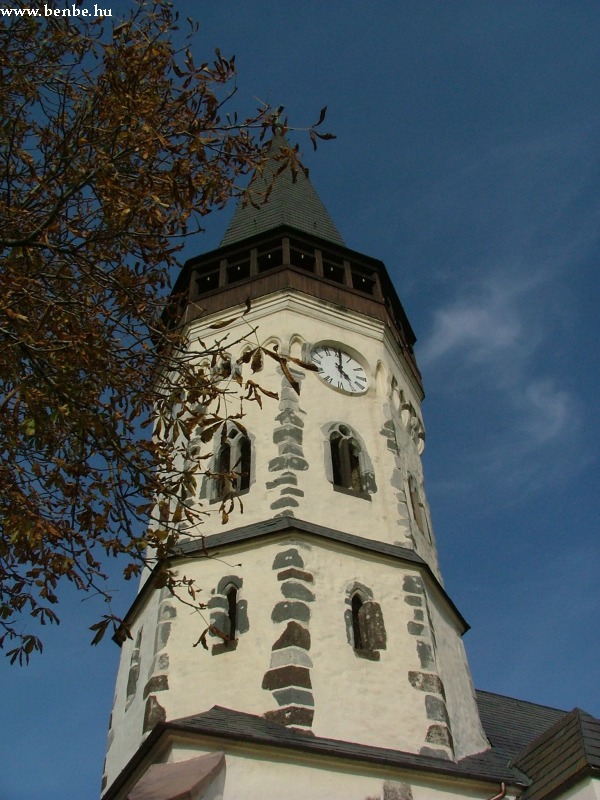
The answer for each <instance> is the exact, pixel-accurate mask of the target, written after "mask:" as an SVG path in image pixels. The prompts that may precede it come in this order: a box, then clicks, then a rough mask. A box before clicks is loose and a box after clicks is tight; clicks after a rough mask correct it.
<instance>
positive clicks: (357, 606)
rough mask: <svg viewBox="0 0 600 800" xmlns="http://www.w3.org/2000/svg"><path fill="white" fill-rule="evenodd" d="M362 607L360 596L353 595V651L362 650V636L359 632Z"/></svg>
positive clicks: (360, 631)
mask: <svg viewBox="0 0 600 800" xmlns="http://www.w3.org/2000/svg"><path fill="white" fill-rule="evenodd" d="M362 606H363V601H362V599H361V597H360V595H358V594H355V595H353V597H352V637H353V643H354V649H355V650H362V649H363V644H364V643H363V635H362V630H361V613H360V610H361V608H362Z"/></svg>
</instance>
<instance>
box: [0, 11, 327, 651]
mask: <svg viewBox="0 0 600 800" xmlns="http://www.w3.org/2000/svg"><path fill="white" fill-rule="evenodd" d="M14 6H15V7H20V6H19V3H14ZM21 7H23V6H21ZM193 34H194V30H193V28H192V29H191V31H190V35H189V36H183V34H181V33H180V32H178V30H177V27H176V18H175V16H174V15H173V12H172V10H171V9H170V7H169V5H168V4H166V3H164V2H162V1H161V0H157V2H153V3H151V4H149V5H147V6H139V7H138V8H136V9H135V11H134V12H133V13H132V14H131V16H130V17H129V18H128V19H126V20H124V21H121V22H120V23H119V24H113V21H112V20H108V21H107V20H102V19H93V18H82V17H78V18H76V19H75V18H70V17H61V18H53V17H51V18H47V19H46V18H40V17H30V16H27V15H25V16H22V17H11V18H7V17H2V18H0V69H1V80H0V117H1V128H0V280H1V291H0V530H1V539H0V646H1V647H5V648H7V654H8V655H9V656H10V657H11V659H12V660H13V661H14V660H19V661H22V660H23V659H27V658H28V656H29V654H30V653H31V652H32V651H33V650H36V649H37V650H41V648H42V643H41V641H40V639H39V638H38V635H37V626H36V625H35V624H34V626H33V629H31V628H28V626H27V620H29V622H31V617H33V618H35V620H37V622H38V623H41V624H45V623H48V622H58V617H57V615H56V611H55V607H56V603H57V601H58V585H59V582H60V581H65V580H66V581H70V582H71V583H73V584H74V585H75V586H76V587H77V588H78V589H81V590H82V591H84V592H94V593H96V592H97V593H100V594H101V595H102V596H103V597H105V599H107V600H108V599H109V598H110V592H109V591H108V589H107V588H106V587H107V585H106V583H105V575H104V570H105V568H104V562H105V559H106V556H117V555H124V556H125V557H126V563H125V567H124V568H125V575H126V577H128V578H130V577H132V576H133V575H137V574H138V573H139V572H140V570H141V568H142V566H143V565H144V563H145V562H146V560H147V555H146V553H147V550H146V548H148V547H150V552H151V553H152V558H153V559H154V561H153V563H158V564H159V571H160V565H166V559H167V556H168V555H169V553H171V552H172V549H173V547H174V546H175V545H176V542H177V536H178V526H179V523H180V522H181V520H182V519H184V518H186V519H187V521H188V523H190V524H191V523H194V524H196V523H197V522H198V521H199V519H198V517H197V514H198V512H197V511H196V510H194V508H195V507H192V506H190V505H188V504H187V503H186V502H185V499H186V497H188V496H189V495H190V493H193V492H194V491H195V482H196V478H195V474H196V473H195V471H194V470H190V469H183V470H182V469H178V468H177V464H178V463H181V457H180V456H181V452H182V450H185V448H186V447H187V446H188V445H189V440H190V436H191V432H192V430H193V429H194V428H195V427H196V426H198V425H201V426H204V427H205V428H206V429H207V430H209V429H210V428H211V426H212V425H216V424H217V423H219V421H220V420H221V419H222V418H223V416H222V413H221V411H220V405H219V398H220V393H221V391H222V378H223V377H224V376H223V375H222V374H220V373H219V363H220V362H219V359H220V353H219V347H218V345H217V346H216V347H214V348H213V349H212V350H211V351H209V352H208V353H207V354H205V355H208V356H210V358H211V359H212V365H213V366H212V369H208V370H204V371H202V370H199V369H198V368H197V366H196V364H197V361H190V360H188V359H187V358H186V356H185V355H184V353H185V348H184V342H182V341H181V339H180V338H179V333H177V332H173V331H169V330H167V329H166V328H165V326H163V325H162V324H161V310H162V308H163V305H164V295H165V291H166V289H167V288H168V281H169V273H170V271H171V269H172V268H173V267H174V266H175V265H176V263H177V253H178V250H179V249H180V247H181V237H182V236H185V235H189V234H191V233H196V232H198V231H200V230H201V220H202V217H203V216H204V215H205V214H207V213H209V212H210V211H212V210H213V209H218V208H221V207H222V206H223V205H224V204H225V203H226V202H227V201H228V200H229V199H230V198H231V197H232V196H234V195H236V194H238V192H239V185H240V180H241V179H242V178H243V177H244V176H245V175H247V174H248V173H249V172H251V171H253V170H257V169H258V170H259V171H260V170H261V167H262V165H263V163H264V159H265V152H266V144H265V141H266V140H265V138H264V134H265V132H268V131H269V130H270V128H271V127H272V125H273V124H274V119H275V117H274V113H273V112H272V111H271V110H270V109H267V108H265V109H259V110H258V111H257V113H256V115H255V116H254V117H253V118H250V119H244V120H238V119H237V118H236V117H235V115H234V116H229V115H228V114H227V113H226V105H225V104H226V103H227V101H228V100H229V99H230V96H231V94H232V89H231V82H232V79H233V76H234V74H235V64H234V60H233V59H227V58H224V57H223V56H222V55H221V54H220V53H219V51H216V55H215V57H214V59H212V60H211V61H210V63H209V62H206V63H202V64H197V63H195V60H194V56H193V54H192V51H191V38H190V37H191V36H193ZM176 42H180V44H179V45H178V44H176ZM321 121H322V120H319V122H321ZM310 133H311V139H313V141H316V139H315V138H314V137H315V136H321V137H322V136H323V134H318V133H316V132H315V131H314V128H313V129H311V131H310ZM281 158H282V159H283V162H282V166H283V165H284V164H286V165H287V164H289V165H291V166H292V167H293V169H297V161H296V159H297V155H296V150H295V149H293V148H288V149H284V150H283V151H282V154H281ZM272 355H273V354H272ZM275 357H278V358H281V357H280V356H277V354H275ZM259 361H260V359H258V358H254V359H252V368H253V369H254V367H255V366H257V365H258V362H259ZM282 363H283V364H284V366H285V359H283V362H282ZM249 366H250V365H249ZM248 368H249V367H248ZM230 378H231V376H230ZM233 378H235V382H237V384H238V385H239V389H240V391H241V392H242V393H243V394H244V395H245V396H246V397H247V399H249V400H252V399H258V398H259V397H260V394H261V393H260V391H259V389H257V388H256V387H257V385H256V384H254V383H253V382H252V381H250V382H249V383H248V381H243V380H242V377H241V371H240V370H239V369H237V370H236V371H235V374H234V376H233ZM157 420H159V421H160V436H155V437H154V438H151V437H150V436H147V435H145V434H144V432H143V431H144V430H146V431H151V430H152V428H153V427H154V426H155V424H156V421H157ZM177 454H179V455H177ZM178 458H179V460H178ZM157 498H158V501H157ZM223 513H224V514H226V513H227V510H226V509H223ZM162 580H163V582H164V583H166V584H168V585H169V586H170V587H171V588H172V589H173V591H176V590H177V587H178V586H181V585H183V586H185V585H186V581H185V578H180V579H179V584H178V583H177V579H176V578H175V577H174V576H173V575H172V574H171V573H170V572H169V571H168V569H167V567H166V566H164V568H163V569H162ZM187 588H188V590H189V592H190V593H191V595H192V596H193V591H194V590H193V587H191V586H189V587H187ZM116 621H117V620H116V618H115V617H113V616H112V614H111V613H108V614H105V615H104V616H103V618H102V619H101V620H100V621H99V622H98V624H97V625H95V626H94V629H95V631H96V637H95V639H96V640H98V639H99V638H101V635H102V634H103V633H104V631H105V629H106V627H107V625H109V624H110V623H111V622H116Z"/></svg>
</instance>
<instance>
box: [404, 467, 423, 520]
mask: <svg viewBox="0 0 600 800" xmlns="http://www.w3.org/2000/svg"><path fill="white" fill-rule="evenodd" d="M408 491H409V494H410V505H411V507H412V512H413V517H414V518H415V522H416V523H417V527H418V528H419V530H420V531H421V533H425V525H424V523H423V510H422V508H421V498H420V497H419V491H418V489H417V484H416V482H415V479H414V478H413V477H412V475H411V476H410V478H409V479H408Z"/></svg>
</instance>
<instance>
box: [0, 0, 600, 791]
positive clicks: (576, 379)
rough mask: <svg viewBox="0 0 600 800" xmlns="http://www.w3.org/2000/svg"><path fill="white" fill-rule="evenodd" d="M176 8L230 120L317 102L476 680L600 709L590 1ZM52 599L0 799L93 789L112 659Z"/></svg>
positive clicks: (298, 111) (17, 703)
mask: <svg viewBox="0 0 600 800" xmlns="http://www.w3.org/2000/svg"><path fill="white" fill-rule="evenodd" d="M121 1H122V0H119V3H117V2H114V3H113V6H112V7H113V9H114V12H115V13H116V11H117V9H118V7H119V6H120V5H121ZM175 4H176V5H177V7H178V8H179V9H180V10H181V13H182V16H186V15H193V16H194V17H196V18H197V19H198V20H199V21H200V23H201V29H200V33H199V35H198V37H197V41H196V45H195V51H196V53H197V56H198V60H200V59H201V58H209V57H210V53H211V51H212V50H213V49H214V48H215V47H216V46H218V47H220V49H221V50H222V52H223V53H224V54H225V55H229V54H233V53H235V54H236V56H237V65H238V69H239V73H240V74H239V78H238V81H237V84H238V92H237V95H236V97H235V98H234V101H233V105H232V108H233V107H236V108H237V109H238V110H240V111H241V112H242V113H245V112H250V111H251V110H252V109H253V107H254V106H255V105H256V101H255V100H254V98H259V99H260V100H264V101H267V102H269V103H272V104H273V105H279V104H284V105H285V107H286V112H287V113H288V114H289V117H290V121H291V122H293V123H294V124H296V125H298V126H300V127H302V126H303V125H306V124H308V123H310V122H312V121H314V120H316V118H317V117H318V113H319V109H320V108H321V107H322V106H324V105H327V106H328V107H329V113H328V120H327V126H328V128H329V129H330V130H332V131H333V132H334V133H336V134H337V137H338V138H337V139H336V140H335V141H333V142H329V143H323V145H322V146H321V147H320V148H319V150H318V152H317V153H316V154H313V153H312V150H311V148H310V146H309V144H308V142H307V141H306V140H305V139H302V137H300V141H301V143H302V142H303V150H304V152H305V154H306V159H305V160H306V163H307V165H308V166H309V167H310V170H311V179H312V181H313V183H314V185H315V187H316V188H317V191H318V192H319V194H320V196H321V198H322V200H323V201H324V203H325V205H326V206H327V208H328V210H329V212H330V214H331V216H332V217H333V219H334V221H335V223H336V225H337V227H338V229H339V230H340V232H341V234H342V236H343V237H344V239H345V241H346V243H347V245H348V246H349V247H352V248H353V249H356V250H359V251H361V252H364V253H367V254H369V255H371V256H374V257H377V258H380V259H381V260H383V261H384V262H385V263H386V265H387V267H388V270H389V271H390V274H391V276H392V278H393V280H394V283H395V285H396V288H397V290H398V293H399V295H400V298H401V300H402V302H403V304H404V307H405V309H406V311H407V313H408V316H409V319H410V320H411V323H412V325H413V328H414V329H415V332H416V334H417V337H418V343H417V348H416V352H417V357H418V359H419V363H420V366H421V370H422V372H423V378H424V383H425V388H426V392H427V398H426V400H425V404H424V418H425V424H426V428H427V446H426V449H425V454H424V466H425V478H426V489H427V495H428V500H429V504H430V506H431V511H432V517H433V524H434V528H435V531H436V536H437V540H438V546H439V549H440V555H441V564H442V570H443V574H444V578H445V583H446V588H447V590H448V592H449V593H450V595H451V597H452V598H453V599H454V601H455V602H456V604H457V605H458V607H459V608H460V610H461V611H462V613H463V614H464V616H465V617H466V619H467V620H468V621H469V622H470V624H471V626H472V630H471V631H470V632H469V633H468V634H467V635H466V637H465V642H466V646H467V651H468V654H469V658H470V663H471V668H472V672H473V677H474V681H475V685H476V686H477V687H478V688H482V689H488V690H490V691H496V692H499V693H504V694H508V695H512V696H515V697H520V698H523V699H528V700H533V701H536V702H540V703H545V704H548V705H552V706H556V707H559V708H565V709H570V708H572V707H574V706H576V705H577V706H580V707H582V708H584V709H586V710H588V711H590V712H591V713H594V714H595V715H597V716H600V696H599V692H598V663H599V662H600V644H599V637H598V626H597V620H598V608H599V606H600V581H599V580H598V571H599V567H598V564H599V561H600V558H599V556H600V543H599V539H598V536H597V526H598V517H599V513H598V511H599V509H598V494H599V493H598V489H597V487H598V485H599V484H600V470H599V467H598V441H599V430H598V428H599V424H598V414H597V405H598V404H597V392H598V389H599V388H600V387H599V380H598V374H599V370H598V367H599V364H598V360H599V358H598V352H599V348H598V343H597V336H598V331H599V327H600V326H599V323H598V313H597V305H598V300H599V294H600V293H599V291H598V288H599V287H598V284H599V278H598V257H599V254H600V246H599V219H598V217H599V213H598V212H599V205H598V201H599V197H600V189H599V184H598V177H599V174H600V158H599V142H600V93H599V91H598V87H599V85H600V45H599V44H598V42H599V41H600V6H599V5H598V4H597V2H591V1H589V2H588V1H586V0H578V2H577V3H573V2H567V0H564V2H553V0H544V2H541V1H540V2H536V0H527V1H526V2H523V0H520V1H519V2H517V1H516V0H473V1H472V2H470V1H469V0H454V2H448V0H438V1H437V2H436V1H434V0H419V2H409V1H408V0H393V1H392V0H389V2H371V3H365V2H357V1H355V0H345V2H341V1H340V0H329V2H327V3H324V2H316V0H312V2H311V1H310V0H305V2H303V3H302V4H292V3H286V2H281V1H280V2H277V3H276V2H270V1H269V2H266V1H265V2H256V1H255V2H239V1H238V0H224V2H219V3H214V2H213V3H206V2H196V3H194V4H193V6H192V4H191V3H190V4H188V3H186V2H179V3H178V2H177V0H176V3H175ZM230 214H231V210H229V211H226V212H225V213H224V214H222V215H221V216H219V217H217V216H215V217H214V218H208V219H207V233H206V235H205V236H204V237H199V238H198V239H197V240H195V241H193V242H190V243H189V244H188V247H187V254H188V255H192V254H195V253H198V252H202V251H204V250H208V249H211V248H212V247H215V246H216V245H217V244H218V242H219V238H220V235H221V234H222V232H223V230H224V227H225V225H226V222H227V220H228V219H229V216H230ZM130 591H131V588H130V587H123V588H122V590H121V591H120V592H119V594H118V595H117V601H116V603H117V604H118V607H117V609H116V610H118V611H124V610H125V609H126V607H127V604H128V602H129V598H130ZM65 599H66V603H65V607H63V609H62V610H63V624H62V625H61V626H60V628H58V629H57V630H54V631H53V630H48V633H47V646H46V652H45V653H44V655H43V656H42V657H38V658H36V659H35V660H34V662H33V663H32V664H31V665H30V666H29V667H27V668H22V669H19V668H15V667H12V668H11V667H9V666H8V664H5V663H1V664H0V669H1V670H2V673H1V674H2V682H3V698H4V700H3V703H2V707H1V708H0V716H1V718H2V730H3V732H4V733H3V739H4V743H3V747H2V759H1V762H2V763H1V769H0V797H2V800H25V798H26V799H27V800H32V799H33V800H36V799H37V798H44V800H58V798H60V800H81V798H87V797H96V796H97V795H98V787H99V782H100V775H101V771H102V761H103V757H104V748H105V743H106V731H107V723H108V716H109V713H110V706H111V702H112V692H113V681H114V675H115V670H116V664H117V658H118V651H117V648H116V647H115V646H114V645H113V644H112V643H111V642H110V641H108V642H106V643H103V644H102V645H101V646H100V647H98V648H93V649H92V648H90V647H89V646H88V641H89V638H90V637H89V635H88V632H87V626H88V625H89V624H91V623H92V622H93V621H94V620H95V619H96V618H97V615H98V614H99V613H100V610H99V608H98V606H97V605H95V603H94V601H93V600H88V601H86V602H83V603H82V602H81V600H80V599H78V598H77V597H75V596H73V595H65Z"/></svg>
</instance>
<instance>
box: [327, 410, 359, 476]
mask: <svg viewBox="0 0 600 800" xmlns="http://www.w3.org/2000/svg"><path fill="white" fill-rule="evenodd" d="M329 443H330V447H331V468H332V470H333V483H334V486H339V487H341V488H342V489H351V490H352V491H353V492H362V491H363V486H362V480H361V474H360V445H359V443H358V441H357V440H356V438H355V437H354V436H353V435H352V431H351V430H350V429H349V428H347V427H346V426H345V425H339V426H338V427H337V429H336V430H334V431H333V432H332V433H331V436H330V437H329Z"/></svg>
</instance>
